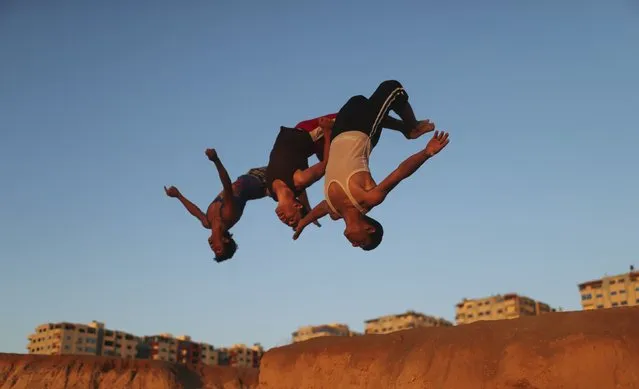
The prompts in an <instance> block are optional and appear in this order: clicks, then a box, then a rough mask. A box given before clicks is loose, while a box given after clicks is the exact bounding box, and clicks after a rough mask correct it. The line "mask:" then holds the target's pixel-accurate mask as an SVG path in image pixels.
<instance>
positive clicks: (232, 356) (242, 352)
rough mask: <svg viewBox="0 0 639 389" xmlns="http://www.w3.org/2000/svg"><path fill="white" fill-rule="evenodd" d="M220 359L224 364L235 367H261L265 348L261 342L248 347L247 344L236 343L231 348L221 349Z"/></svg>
mask: <svg viewBox="0 0 639 389" xmlns="http://www.w3.org/2000/svg"><path fill="white" fill-rule="evenodd" d="M220 352H221V355H220V359H221V360H222V363H223V364H224V365H228V366H233V367H259V366H260V361H261V359H262V356H263V355H264V348H263V347H262V345H261V344H259V343H255V344H253V346H251V347H248V346H247V345H245V344H241V343H239V344H234V345H233V346H231V347H229V348H223V349H221V350H220Z"/></svg>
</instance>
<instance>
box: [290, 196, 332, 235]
mask: <svg viewBox="0 0 639 389" xmlns="http://www.w3.org/2000/svg"><path fill="white" fill-rule="evenodd" d="M328 211H329V210H328V204H327V203H326V200H323V201H322V202H321V203H319V204H317V206H316V207H315V208H313V210H312V211H311V212H309V213H308V215H306V216H304V218H302V220H300V222H299V223H297V228H295V234H294V235H293V240H296V239H297V238H298V237H299V236H300V234H301V233H302V231H304V228H306V226H307V225H309V224H311V223H313V222H315V221H317V220H318V219H321V218H323V217H324V216H326V215H328Z"/></svg>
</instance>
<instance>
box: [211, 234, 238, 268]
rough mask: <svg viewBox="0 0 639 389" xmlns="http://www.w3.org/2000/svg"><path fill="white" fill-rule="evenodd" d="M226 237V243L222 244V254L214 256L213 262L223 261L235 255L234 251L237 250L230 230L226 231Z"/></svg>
mask: <svg viewBox="0 0 639 389" xmlns="http://www.w3.org/2000/svg"><path fill="white" fill-rule="evenodd" d="M226 237H227V238H228V240H229V242H228V243H226V244H225V245H224V254H222V255H221V256H219V257H218V256H217V255H216V256H215V258H214V259H215V262H218V263H219V262H224V261H226V260H227V259H231V258H233V255H235V252H236V251H237V243H236V242H235V239H233V234H231V233H230V232H228V231H227V232H226Z"/></svg>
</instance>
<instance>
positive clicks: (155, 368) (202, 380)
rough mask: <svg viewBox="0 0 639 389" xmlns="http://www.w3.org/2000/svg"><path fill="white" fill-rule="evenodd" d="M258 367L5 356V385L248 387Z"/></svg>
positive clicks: (25, 388)
mask: <svg viewBox="0 0 639 389" xmlns="http://www.w3.org/2000/svg"><path fill="white" fill-rule="evenodd" d="M255 387H257V369H235V368H231V367H216V366H202V367H194V368H187V367H185V366H179V365H175V364H170V363H165V362H160V361H142V360H138V361H131V360H128V361H127V360H122V359H115V358H102V357H90V356H41V355H20V354H0V389H44V388H46V389H245V388H255Z"/></svg>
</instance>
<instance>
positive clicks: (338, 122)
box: [331, 80, 408, 147]
mask: <svg viewBox="0 0 639 389" xmlns="http://www.w3.org/2000/svg"><path fill="white" fill-rule="evenodd" d="M407 102H408V94H407V93H406V91H405V90H404V87H403V86H402V84H400V83H399V81H395V80H388V81H384V82H382V83H381V84H379V86H378V87H377V89H376V90H375V92H373V94H372V95H371V96H370V97H368V98H366V97H364V96H362V95H358V96H353V97H351V98H350V99H349V100H348V101H347V102H346V104H344V105H343V106H342V108H341V109H340V111H339V112H338V113H337V117H336V118H335V124H334V125H333V131H332V134H331V140H333V139H335V137H336V136H337V135H339V134H341V133H343V132H347V131H361V132H363V133H365V134H367V135H368V136H369V137H370V138H371V147H375V145H376V144H377V142H378V141H379V137H380V136H381V134H382V122H383V121H384V119H385V118H386V117H388V114H389V113H390V110H391V109H392V110H393V111H395V112H397V111H398V110H400V109H401V108H402V107H403V105H404V104H406V103H407Z"/></svg>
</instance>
